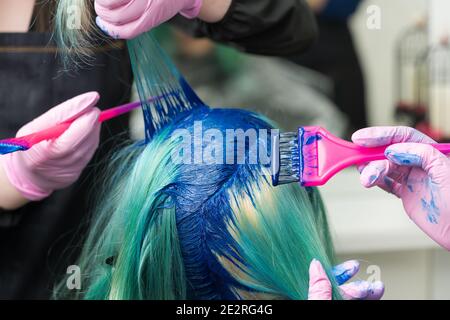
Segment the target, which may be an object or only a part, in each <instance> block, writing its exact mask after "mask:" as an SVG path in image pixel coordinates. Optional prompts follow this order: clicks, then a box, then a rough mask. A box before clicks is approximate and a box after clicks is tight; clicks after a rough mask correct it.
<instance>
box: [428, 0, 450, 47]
mask: <svg viewBox="0 0 450 320" xmlns="http://www.w3.org/2000/svg"><path fill="white" fill-rule="evenodd" d="M445 34H447V35H449V34H450V1H448V0H430V41H431V43H432V44H435V43H437V42H439V39H440V38H441V37H442V36H443V35H445Z"/></svg>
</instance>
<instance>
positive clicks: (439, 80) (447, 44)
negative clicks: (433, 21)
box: [428, 37, 450, 141]
mask: <svg viewBox="0 0 450 320" xmlns="http://www.w3.org/2000/svg"><path fill="white" fill-rule="evenodd" d="M428 64H429V68H430V73H429V77H430V84H429V86H430V87H429V92H430V103H429V111H428V120H429V123H430V127H431V130H432V133H433V134H432V136H433V138H435V140H439V141H450V41H449V38H448V37H444V38H443V39H442V40H441V42H440V43H439V44H438V45H437V46H436V47H434V48H432V49H431V50H430V53H429V55H428Z"/></svg>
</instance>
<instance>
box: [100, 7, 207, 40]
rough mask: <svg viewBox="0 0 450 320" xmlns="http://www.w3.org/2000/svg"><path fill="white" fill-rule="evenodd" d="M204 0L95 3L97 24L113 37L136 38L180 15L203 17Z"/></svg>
mask: <svg viewBox="0 0 450 320" xmlns="http://www.w3.org/2000/svg"><path fill="white" fill-rule="evenodd" d="M202 3H203V0H95V12H96V13H97V15H98V17H97V19H96V23H97V25H98V26H99V28H100V29H102V30H103V31H104V32H105V33H106V34H108V35H109V36H111V37H113V38H120V39H132V38H135V37H136V36H138V35H140V34H141V33H144V32H147V31H149V30H150V29H153V28H154V27H157V26H159V25H160V24H162V23H163V22H166V21H168V20H170V19H171V18H173V17H174V16H175V15H177V14H178V13H180V14H181V15H183V16H185V17H186V18H190V19H192V18H195V17H197V16H198V15H199V13H200V9H201V7H202Z"/></svg>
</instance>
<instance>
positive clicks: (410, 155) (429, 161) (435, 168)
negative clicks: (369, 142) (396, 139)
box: [385, 143, 450, 184]
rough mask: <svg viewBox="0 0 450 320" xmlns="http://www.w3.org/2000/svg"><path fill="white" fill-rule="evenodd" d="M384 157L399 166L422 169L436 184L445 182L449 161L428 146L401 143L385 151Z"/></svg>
mask: <svg viewBox="0 0 450 320" xmlns="http://www.w3.org/2000/svg"><path fill="white" fill-rule="evenodd" d="M385 154H386V157H387V158H388V159H389V160H390V161H392V162H394V163H396V164H397V165H400V166H405V167H418V168H422V169H423V170H424V171H425V172H426V173H427V175H428V176H429V177H430V178H431V180H432V181H433V182H434V183H436V184H444V183H448V182H447V181H446V179H447V176H448V174H447V173H448V170H449V168H450V160H449V159H448V158H447V157H446V156H445V155H444V154H443V153H441V152H440V151H439V150H437V149H436V148H434V147H433V146H430V145H428V144H420V143H401V144H395V145H392V146H390V147H389V148H387V149H386V152H385Z"/></svg>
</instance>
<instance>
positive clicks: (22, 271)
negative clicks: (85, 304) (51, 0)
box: [0, 32, 132, 299]
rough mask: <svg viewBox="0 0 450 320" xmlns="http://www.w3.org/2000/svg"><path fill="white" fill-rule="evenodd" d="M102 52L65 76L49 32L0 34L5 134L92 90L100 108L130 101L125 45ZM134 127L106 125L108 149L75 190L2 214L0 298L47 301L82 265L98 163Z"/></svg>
mask: <svg viewBox="0 0 450 320" xmlns="http://www.w3.org/2000/svg"><path fill="white" fill-rule="evenodd" d="M96 51H97V53H96V55H95V57H94V59H93V60H92V61H91V62H92V66H89V67H87V66H86V67H84V68H80V69H79V70H77V71H76V72H75V71H74V72H72V73H65V72H61V66H60V65H59V63H58V61H59V60H58V57H56V47H55V45H54V44H53V42H52V41H51V35H50V34H49V33H35V32H30V33H15V34H2V33H0V97H1V98H0V138H8V137H13V136H14V135H15V133H16V132H17V130H18V129H19V128H20V127H21V126H23V125H24V124H26V123H28V122H29V121H31V120H32V119H34V118H36V117H37V116H39V115H41V114H42V113H44V112H45V111H47V110H48V109H49V108H51V107H52V106H55V105H57V104H59V103H61V102H63V101H65V100H67V99H70V98H72V97H74V96H76V95H78V94H81V93H85V92H87V91H98V92H99V93H100V95H101V99H100V102H99V104H98V106H99V107H100V108H108V107H112V106H116V105H119V104H121V103H125V102H128V101H129V100H130V88H131V83H132V72H131V67H130V65H129V59H128V54H127V50H126V47H125V44H124V43H122V44H121V46H119V48H112V47H110V46H108V45H105V46H104V47H100V48H98V49H97V50H96ZM127 129H128V118H127V117H126V116H122V117H121V118H119V119H116V120H112V121H110V122H108V123H106V124H105V125H104V126H103V129H102V147H101V148H100V149H99V151H98V152H97V154H96V157H95V159H94V160H93V161H92V163H91V165H90V166H89V167H88V168H87V169H86V170H85V172H84V174H83V176H82V177H81V179H80V180H79V181H78V182H77V183H76V184H75V185H74V186H72V187H71V188H68V189H66V190H63V191H58V192H55V193H54V194H53V195H52V196H51V197H49V198H48V199H46V200H44V201H42V202H38V203H30V204H28V205H27V206H25V207H23V208H21V209H19V210H16V211H14V212H0V299H14V298H25V299H26V298H32V299H35V298H42V299H45V298H48V297H49V296H50V294H51V288H52V285H53V282H54V281H55V277H57V276H61V274H63V273H65V270H66V269H67V267H68V266H69V265H71V264H74V263H75V262H76V258H75V256H72V257H70V256H68V254H73V253H74V252H73V250H72V249H73V247H74V246H76V245H80V243H79V241H80V240H81V233H82V231H81V229H80V226H82V225H83V222H85V219H86V217H87V213H88V210H89V209H91V208H92V206H89V203H88V198H89V194H90V193H91V192H92V191H93V190H92V189H93V183H92V182H93V181H94V179H93V176H94V175H95V174H96V171H97V170H96V168H97V167H98V164H99V163H101V161H102V159H105V155H106V154H107V153H108V152H109V149H111V148H112V147H113V145H114V144H115V143H117V137H120V136H122V137H124V136H126V133H127ZM124 133H125V134H124ZM121 134H122V135H121ZM112 136H115V137H116V138H115V140H114V141H112V139H111V137H112ZM119 140H120V139H119ZM94 165H95V166H94ZM97 175H98V174H97ZM72 240H74V242H73V243H72V242H71V241H72ZM66 254H67V255H66Z"/></svg>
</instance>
